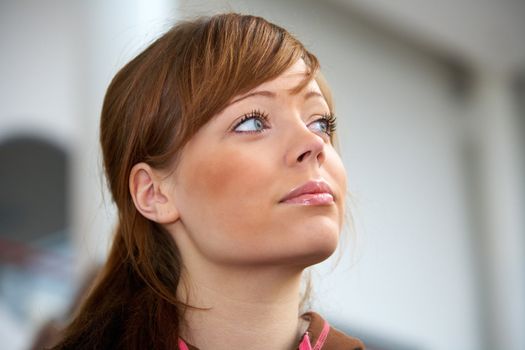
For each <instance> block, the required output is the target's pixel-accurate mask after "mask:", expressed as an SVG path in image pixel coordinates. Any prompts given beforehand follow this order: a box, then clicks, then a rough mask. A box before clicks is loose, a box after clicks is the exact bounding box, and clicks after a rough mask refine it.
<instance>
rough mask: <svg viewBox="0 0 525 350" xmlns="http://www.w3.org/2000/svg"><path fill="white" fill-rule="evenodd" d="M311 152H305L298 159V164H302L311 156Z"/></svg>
mask: <svg viewBox="0 0 525 350" xmlns="http://www.w3.org/2000/svg"><path fill="white" fill-rule="evenodd" d="M310 152H311V151H307V152H304V153H303V154H301V155H300V156H299V157H297V161H298V162H302V161H303V159H304V158H305V157H306V156H307V155H309V154H310Z"/></svg>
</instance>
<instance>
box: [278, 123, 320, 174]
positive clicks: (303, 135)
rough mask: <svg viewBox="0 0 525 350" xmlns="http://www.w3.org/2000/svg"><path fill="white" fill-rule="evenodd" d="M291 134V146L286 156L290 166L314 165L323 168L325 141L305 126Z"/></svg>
mask: <svg viewBox="0 0 525 350" xmlns="http://www.w3.org/2000/svg"><path fill="white" fill-rule="evenodd" d="M294 129H295V130H294V132H292V133H290V138H291V140H292V141H291V143H290V144H291V146H290V148H289V149H288V152H287V154H286V163H287V165H288V166H298V165H301V164H303V165H304V164H309V163H313V164H315V165H317V166H321V164H323V163H324V160H325V149H324V147H325V141H324V140H323V138H322V137H321V136H319V135H318V134H316V133H315V132H313V131H311V130H310V129H308V127H307V126H305V125H304V124H303V125H302V126H301V127H300V128H294Z"/></svg>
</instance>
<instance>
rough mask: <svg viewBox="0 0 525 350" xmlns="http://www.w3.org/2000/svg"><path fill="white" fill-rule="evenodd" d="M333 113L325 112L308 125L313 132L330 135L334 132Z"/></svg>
mask: <svg viewBox="0 0 525 350" xmlns="http://www.w3.org/2000/svg"><path fill="white" fill-rule="evenodd" d="M335 126H336V124H335V115H333V114H325V115H323V117H322V118H319V119H317V120H315V121H313V122H311V123H310V124H309V125H308V127H310V128H313V129H314V131H315V132H320V133H325V134H327V135H329V136H330V137H331V136H332V135H333V133H334V132H335Z"/></svg>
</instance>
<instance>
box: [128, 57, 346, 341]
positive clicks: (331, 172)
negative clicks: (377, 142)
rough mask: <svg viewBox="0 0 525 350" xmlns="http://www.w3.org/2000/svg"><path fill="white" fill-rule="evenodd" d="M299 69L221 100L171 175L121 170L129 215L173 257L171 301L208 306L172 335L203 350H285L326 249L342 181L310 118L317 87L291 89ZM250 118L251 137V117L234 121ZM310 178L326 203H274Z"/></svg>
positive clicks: (140, 167) (334, 229)
mask: <svg viewBox="0 0 525 350" xmlns="http://www.w3.org/2000/svg"><path fill="white" fill-rule="evenodd" d="M305 71H306V66H305V64H304V62H303V61H302V60H299V61H297V62H296V63H295V64H294V65H293V66H292V67H290V68H289V69H288V70H287V71H286V72H284V73H283V74H282V75H280V76H279V77H278V78H276V79H274V80H272V81H269V82H266V83H263V84H261V85H260V86H258V87H257V88H255V89H254V90H253V91H251V92H250V93H249V95H250V96H247V95H243V96H236V97H235V98H234V99H232V103H231V104H230V105H229V106H228V107H226V108H225V109H224V110H223V111H221V112H220V113H218V114H217V115H216V116H214V117H213V118H212V119H211V120H210V121H209V122H208V123H207V124H205V125H204V126H203V127H202V128H201V129H200V130H199V131H198V132H197V133H196V134H195V135H194V136H193V137H192V139H191V140H190V141H189V142H188V143H187V144H186V146H185V147H184V149H183V150H182V153H181V158H180V161H179V162H178V164H177V168H176V169H175V171H174V172H171V173H169V174H162V173H160V172H158V171H156V170H154V169H151V168H150V167H149V166H148V165H146V164H144V163H141V164H137V165H136V166H135V168H134V169H133V171H132V173H131V177H130V189H131V192H132V195H133V198H134V201H135V204H136V206H137V208H138V209H139V211H141V213H142V214H143V215H145V216H146V217H148V218H150V219H152V220H155V221H157V222H159V223H161V224H164V226H165V227H166V228H167V230H168V231H169V232H170V233H171V235H172V236H173V239H174V240H175V242H176V244H177V246H178V247H179V250H180V251H181V255H182V261H183V265H184V266H183V271H184V274H183V281H182V283H181V285H180V288H179V290H178V291H177V293H178V294H179V297H180V298H182V300H187V301H188V302H189V303H190V304H191V305H194V306H198V307H204V308H210V309H209V310H206V311H199V310H194V309H188V310H187V312H186V313H185V315H184V317H185V321H186V323H185V325H186V327H185V328H183V330H182V335H183V337H184V338H185V339H186V340H188V341H190V342H191V343H192V344H193V345H195V346H197V347H199V348H200V349H202V350H206V349H219V350H220V349H244V348H246V349H247V348H249V349H295V347H296V345H297V342H298V341H299V338H300V336H301V334H302V332H304V330H305V328H306V326H307V322H305V321H304V320H302V319H300V318H298V317H297V316H298V312H299V310H298V305H299V298H300V281H301V274H302V271H303V270H304V268H305V267H307V266H310V265H313V264H316V263H318V262H320V261H322V260H324V259H326V258H327V257H328V256H330V255H331V254H332V253H333V251H334V250H335V248H336V246H337V242H338V237H339V233H340V231H341V225H342V222H343V217H344V195H345V193H346V173H345V170H344V167H343V164H342V162H341V159H340V157H339V156H338V154H337V152H336V151H335V149H334V147H333V146H332V144H331V139H330V136H329V135H328V134H327V133H325V132H324V131H323V129H322V126H323V125H324V124H323V122H322V121H319V119H320V118H322V116H323V114H325V113H328V112H329V108H328V105H327V103H326V101H325V99H324V98H323V97H322V94H321V90H320V89H319V86H318V84H317V83H316V82H315V80H312V81H310V82H309V84H308V85H307V86H306V87H305V88H304V89H303V90H302V91H301V92H299V93H298V94H295V95H293V94H291V93H290V90H291V89H293V88H294V87H296V86H297V85H299V83H300V82H301V81H302V79H303V78H304V74H305ZM261 91H269V92H271V93H273V94H274V96H269V95H268V94H266V93H262V94H261V93H260V92H261ZM254 92H255V94H253V93H254ZM305 96H308V98H307V99H305ZM253 110H259V111H261V112H264V113H265V114H267V115H268V120H267V122H266V123H267V124H266V125H264V127H263V131H262V132H260V133H257V132H254V131H255V130H260V126H261V125H260V124H257V123H256V122H255V121H256V120H258V119H250V120H247V121H245V122H244V123H243V124H240V125H239V122H240V121H241V119H242V117H243V116H244V115H246V114H250V113H251V112H252V111H253ZM319 179H322V180H324V181H326V182H327V183H328V184H329V186H330V188H331V189H332V191H333V193H334V203H332V204H328V205H311V206H306V205H300V204H288V203H280V200H281V199H282V198H283V197H284V196H285V195H287V194H288V193H289V192H290V191H291V190H292V189H294V188H296V187H298V186H300V185H303V184H304V183H306V182H307V181H309V180H319Z"/></svg>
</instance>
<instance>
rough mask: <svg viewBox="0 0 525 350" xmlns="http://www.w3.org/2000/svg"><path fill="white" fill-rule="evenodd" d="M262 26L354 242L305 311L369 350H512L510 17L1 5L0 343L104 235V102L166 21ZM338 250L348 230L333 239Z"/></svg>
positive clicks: (31, 331)
mask: <svg viewBox="0 0 525 350" xmlns="http://www.w3.org/2000/svg"><path fill="white" fill-rule="evenodd" d="M231 10H233V11H240V12H244V13H252V14H257V15H261V16H263V17H265V18H267V19H269V20H271V21H274V22H276V23H278V24H280V25H282V26H283V27H285V28H287V29H288V30H289V31H290V32H292V33H293V34H295V35H296V36H297V37H299V39H300V40H302V41H303V43H304V44H305V45H306V46H307V47H308V48H309V49H310V50H311V51H313V52H314V53H315V54H316V55H317V56H318V57H319V59H320V61H321V64H322V70H323V72H324V74H325V76H326V78H327V80H328V82H329V83H330V85H331V86H332V88H333V93H334V98H335V102H336V114H337V115H338V121H339V125H338V130H339V135H340V140H341V141H340V142H341V155H342V157H343V160H344V162H345V165H346V168H347V172H348V183H349V187H350V191H351V198H350V203H351V205H350V207H351V210H352V215H353V218H354V231H355V233H351V232H347V233H346V234H345V236H346V237H347V242H346V244H344V245H343V247H344V248H343V249H342V251H341V252H340V253H339V254H338V255H337V256H336V258H337V257H340V260H339V261H336V260H337V259H332V260H330V261H327V262H325V263H323V264H321V265H320V266H318V267H316V269H315V271H314V281H315V291H316V292H315V295H314V299H313V303H314V307H315V309H316V310H317V311H319V312H320V313H321V314H323V315H324V316H325V317H326V318H328V319H329V320H330V321H331V322H332V323H333V324H334V325H336V326H338V327H339V328H341V329H344V330H346V331H347V332H348V333H350V334H354V335H357V336H359V337H361V338H362V339H363V340H364V341H365V343H367V344H368V345H369V347H370V349H372V350H373V349H392V350H395V349H398V350H402V349H404V350H407V349H426V350H448V349H462V350H478V349H480V350H489V349H505V350H514V349H515V350H520V349H521V350H523V349H525V332H524V330H525V219H524V218H525V215H524V214H525V157H524V154H525V39H524V38H525V2H524V1H519V0H499V1H484V0H477V1H474V0H454V1H452V0H443V1H439V2H437V1H415V0H398V1H387V0H330V1H310V0H304V1H299V0H281V1H277V0H266V1H262V0H260V1H257V0H252V1H236V0H235V1H233V0H231V1H185V0H178V1H177V0H148V1H146V0H128V1H124V0H112V1H103V0H94V1H80V0H78V1H70V0H49V1H38V0H18V1H17V0H2V1H1V2H0V33H1V34H0V53H1V56H0V102H1V103H0V339H2V340H1V342H2V343H1V345H0V348H2V349H15V350H16V349H30V348H31V347H32V346H33V344H34V342H35V337H37V336H38V335H39V334H40V336H41V335H42V330H43V329H44V328H45V327H47V326H49V324H50V322H51V324H52V325H54V326H56V327H59V326H60V325H61V324H62V322H63V321H64V320H65V319H66V318H67V313H68V312H69V310H70V308H71V307H74V305H75V302H74V299H75V296H76V295H77V293H78V291H79V288H80V286H81V284H82V283H83V282H84V280H85V279H86V278H87V276H89V274H90V272H91V271H92V268H93V266H96V265H97V264H100V263H101V262H103V261H104V257H105V254H106V252H107V249H108V246H109V243H110V238H111V232H112V228H113V225H114V221H115V209H114V207H113V205H112V204H111V198H110V196H109V194H108V193H107V191H106V188H105V183H104V179H103V172H102V167H101V160H100V154H99V145H98V120H99V112H100V109H101V105H102V99H103V96H104V92H105V89H106V87H107V85H108V83H109V81H110V80H111V78H112V77H113V75H114V74H115V73H116V72H117V70H118V69H119V68H120V67H122V66H123V65H124V64H125V63H126V62H127V61H128V60H130V59H131V58H132V57H133V56H134V55H136V54H137V53H138V52H140V50H141V49H143V48H144V47H145V45H147V43H149V42H151V41H152V40H153V39H154V38H156V37H157V36H159V35H160V34H161V33H162V32H164V31H165V30H166V29H167V28H169V27H170V25H171V24H173V23H174V22H176V21H177V20H178V19H181V18H186V17H191V16H194V15H198V14H210V13H213V12H216V11H231ZM348 231H350V230H348Z"/></svg>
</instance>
